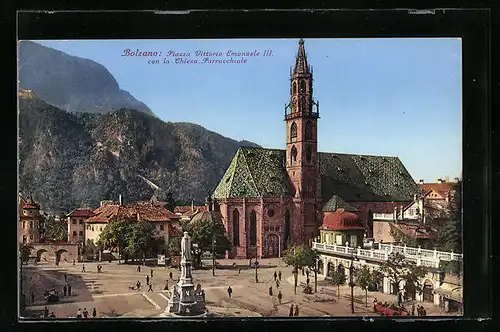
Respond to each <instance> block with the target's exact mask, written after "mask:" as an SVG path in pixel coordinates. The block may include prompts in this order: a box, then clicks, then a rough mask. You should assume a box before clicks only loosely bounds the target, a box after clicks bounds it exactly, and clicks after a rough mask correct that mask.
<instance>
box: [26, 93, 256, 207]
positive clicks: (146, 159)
mask: <svg viewBox="0 0 500 332" xmlns="http://www.w3.org/2000/svg"><path fill="white" fill-rule="evenodd" d="M19 104H20V105H19V106H20V111H19V112H20V114H19V144H20V145H19V159H20V166H19V172H20V174H19V177H20V190H21V191H22V192H23V193H32V194H33V197H34V198H35V200H37V201H38V202H40V204H41V205H42V208H43V209H47V210H49V211H52V212H59V211H66V212H68V211H70V210H72V209H73V208H76V207H79V206H81V205H82V204H88V205H90V206H91V207H97V206H98V204H99V201H100V200H104V199H113V200H117V198H118V195H120V194H121V195H122V196H123V199H124V202H125V203H126V202H131V201H135V200H142V199H149V198H150V197H151V196H152V195H153V193H154V190H153V189H152V188H151V187H150V186H149V185H148V184H147V183H146V181H145V180H144V179H142V178H141V177H140V176H142V177H144V178H146V179H148V180H150V181H151V182H153V183H154V184H156V185H157V186H159V187H160V188H161V189H162V191H163V192H167V191H171V192H172V193H173V195H174V197H175V198H176V199H177V200H180V201H184V202H191V200H194V201H195V202H203V200H204V198H205V197H206V195H207V191H208V190H213V189H214V188H215V186H216V185H217V183H218V181H219V180H220V179H221V178H222V175H223V174H224V172H225V170H226V167H227V166H228V164H229V162H230V160H231V158H232V157H233V155H234V153H235V152H236V150H237V148H238V147H239V146H240V145H241V146H257V145H255V144H253V143H250V142H244V141H242V142H238V141H235V140H232V139H230V138H226V137H223V136H221V135H219V134H217V133H214V132H211V131H209V130H206V129H205V128H203V127H201V126H199V125H195V124H190V123H170V122H167V123H166V122H163V121H161V120H159V119H158V118H156V117H154V116H151V115H148V114H145V113H143V112H139V111H136V110H132V109H122V110H119V111H114V112H111V113H106V114H96V113H69V112H65V111H62V110H61V109H59V108H57V107H55V106H52V105H49V104H47V103H45V102H44V101H42V100H40V99H38V98H37V97H35V95H34V94H32V93H20V100H19ZM138 175H140V176H138ZM160 199H161V197H160Z"/></svg>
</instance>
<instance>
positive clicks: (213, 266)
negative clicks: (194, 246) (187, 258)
mask: <svg viewBox="0 0 500 332" xmlns="http://www.w3.org/2000/svg"><path fill="white" fill-rule="evenodd" d="M215 243H216V240H215V235H214V236H213V237H212V276H214V277H215Z"/></svg>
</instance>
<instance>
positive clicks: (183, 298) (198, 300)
mask: <svg viewBox="0 0 500 332" xmlns="http://www.w3.org/2000/svg"><path fill="white" fill-rule="evenodd" d="M165 314H166V315H167V316H173V317H204V316H206V315H207V309H206V308H205V294H204V291H203V290H202V289H201V285H200V284H198V285H197V286H196V289H195V285H194V283H193V277H192V276H191V238H190V237H189V234H188V232H184V236H183V237H182V241H181V277H180V279H179V282H178V283H177V284H176V285H174V287H173V288H172V293H171V296H170V299H169V301H168V306H167V309H166V310H165Z"/></svg>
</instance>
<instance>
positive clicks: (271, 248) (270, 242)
mask: <svg viewBox="0 0 500 332" xmlns="http://www.w3.org/2000/svg"><path fill="white" fill-rule="evenodd" d="M265 248H266V254H265V255H266V257H268V258H272V257H278V255H279V238H278V236H277V235H276V234H269V235H268V236H267V237H266V245H265Z"/></svg>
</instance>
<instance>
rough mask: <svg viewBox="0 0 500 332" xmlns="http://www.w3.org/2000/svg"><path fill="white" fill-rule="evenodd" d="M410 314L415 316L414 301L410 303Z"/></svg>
mask: <svg viewBox="0 0 500 332" xmlns="http://www.w3.org/2000/svg"><path fill="white" fill-rule="evenodd" d="M411 315H412V316H415V303H413V304H412V305H411Z"/></svg>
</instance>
